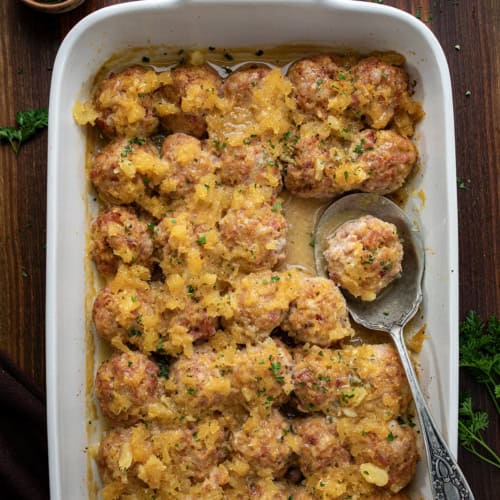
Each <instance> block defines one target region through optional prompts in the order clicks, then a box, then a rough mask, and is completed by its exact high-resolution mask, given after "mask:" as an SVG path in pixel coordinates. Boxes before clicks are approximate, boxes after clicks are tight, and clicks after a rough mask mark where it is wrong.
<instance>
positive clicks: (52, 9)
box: [21, 0, 85, 14]
mask: <svg viewBox="0 0 500 500" xmlns="http://www.w3.org/2000/svg"><path fill="white" fill-rule="evenodd" d="M84 1H85V0H61V1H60V2H57V3H47V2H42V1H40V0H21V2H23V3H25V4H26V5H29V6H30V7H33V8H34V9H36V10H40V11H42V12H47V13H49V14H61V13H62V12H68V11H70V10H73V9H76V8H77V7H78V6H79V5H81V4H82V3H83V2H84Z"/></svg>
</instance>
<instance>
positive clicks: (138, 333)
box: [128, 326, 142, 337]
mask: <svg viewBox="0 0 500 500" xmlns="http://www.w3.org/2000/svg"><path fill="white" fill-rule="evenodd" d="M141 335H142V332H141V331H140V330H138V329H137V328H136V327H135V326H131V327H130V329H129V331H128V336H129V337H140V336H141Z"/></svg>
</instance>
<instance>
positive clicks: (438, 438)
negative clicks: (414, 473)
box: [390, 326, 474, 500]
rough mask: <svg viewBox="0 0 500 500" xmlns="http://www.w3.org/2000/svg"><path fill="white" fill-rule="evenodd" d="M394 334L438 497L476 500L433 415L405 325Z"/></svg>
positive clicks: (440, 498)
mask: <svg viewBox="0 0 500 500" xmlns="http://www.w3.org/2000/svg"><path fill="white" fill-rule="evenodd" d="M390 333H391V336H392V338H393V340H394V343H395V344H396V348H397V350H398V352H399V357H400V359H401V363H402V365H403V368H404V370H405V372H406V377H407V379H408V383H409V384H410V389H411V392H412V394H413V400H414V401H415V407H416V409H417V415H418V419H419V421H420V429H421V432H422V434H423V436H424V443H425V450H426V452H427V462H428V464H429V474H430V480H431V486H432V492H433V496H434V498H435V499H436V500H448V499H449V500H462V499H463V500H465V499H467V500H474V495H473V494H472V491H471V489H470V487H469V485H468V484H467V480H466V479H465V476H464V474H463V472H462V471H461V470H460V467H459V466H458V464H457V462H456V460H455V459H454V458H453V456H452V454H451V452H450V450H449V448H448V446H447V445H446V443H445V441H444V439H443V437H442V435H441V433H440V431H439V430H438V428H437V427H436V424H435V423H434V420H433V419H432V416H431V414H430V412H429V408H428V406H427V403H426V402H425V399H424V396H423V394H422V391H421V389H420V385H419V383H418V379H417V376H416V374H415V370H414V368H413V364H412V362H411V360H410V356H409V354H408V350H407V349H406V344H405V341H404V338H403V328H402V327H401V326H394V327H392V329H391V332H390Z"/></svg>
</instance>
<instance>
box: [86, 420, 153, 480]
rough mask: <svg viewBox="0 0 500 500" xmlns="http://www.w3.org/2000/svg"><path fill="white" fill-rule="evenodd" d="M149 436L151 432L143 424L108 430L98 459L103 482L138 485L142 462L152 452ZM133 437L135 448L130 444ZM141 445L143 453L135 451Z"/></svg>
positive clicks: (101, 443) (100, 445)
mask: <svg viewBox="0 0 500 500" xmlns="http://www.w3.org/2000/svg"><path fill="white" fill-rule="evenodd" d="M149 437H150V433H149V431H148V430H147V429H146V427H145V426H144V425H143V424H138V425H137V426H135V427H129V428H126V429H125V428H121V427H117V428H115V429H112V430H110V431H109V432H107V433H106V434H105V435H104V437H103V439H102V440H101V442H100V444H99V450H98V453H97V459H96V462H97V465H98V467H99V472H100V475H101V479H102V480H103V482H104V483H110V482H112V481H118V482H121V483H124V484H129V485H130V486H133V485H134V484H136V485H138V482H139V481H138V480H137V474H138V469H139V467H140V464H141V462H144V461H145V460H146V457H147V456H149V455H150V454H151V443H150V442H149ZM132 439H134V442H135V445H136V446H135V448H134V450H132V449H131V445H130V443H131V441H132ZM139 447H140V450H141V453H134V451H136V450H138V449H139Z"/></svg>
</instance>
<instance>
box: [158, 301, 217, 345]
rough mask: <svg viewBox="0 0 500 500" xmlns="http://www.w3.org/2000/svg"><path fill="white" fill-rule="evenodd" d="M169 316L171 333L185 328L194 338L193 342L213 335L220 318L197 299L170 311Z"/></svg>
mask: <svg viewBox="0 0 500 500" xmlns="http://www.w3.org/2000/svg"><path fill="white" fill-rule="evenodd" d="M167 316H168V322H167V325H168V326H167V331H168V332H169V333H170V332H172V331H177V332H178V331H180V330H183V331H185V332H186V333H188V334H189V335H190V336H191V337H192V338H193V342H197V341H201V340H207V339H208V338H210V337H212V336H213V335H214V334H215V332H216V330H217V326H218V323H219V319H218V318H217V317H215V316H212V315H210V314H209V313H208V311H207V310H206V308H204V307H203V306H202V305H201V304H199V303H198V302H197V301H196V300H189V301H187V302H186V303H185V304H184V305H183V306H182V308H180V309H178V310H175V311H172V312H170V313H168V314H167Z"/></svg>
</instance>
